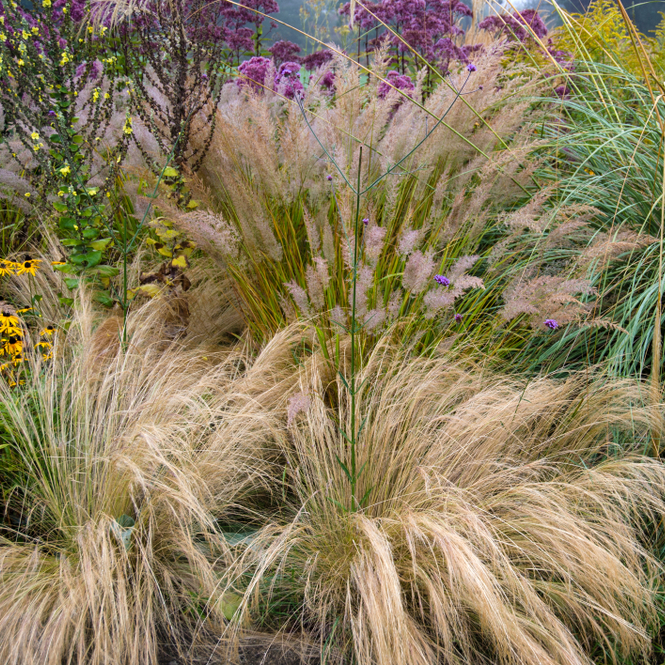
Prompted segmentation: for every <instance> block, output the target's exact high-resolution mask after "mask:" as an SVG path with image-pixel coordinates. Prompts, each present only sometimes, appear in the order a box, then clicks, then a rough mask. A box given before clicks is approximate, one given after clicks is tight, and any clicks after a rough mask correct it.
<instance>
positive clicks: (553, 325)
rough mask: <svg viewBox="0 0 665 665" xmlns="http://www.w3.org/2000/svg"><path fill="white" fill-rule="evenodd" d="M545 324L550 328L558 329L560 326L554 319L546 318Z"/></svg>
mask: <svg viewBox="0 0 665 665" xmlns="http://www.w3.org/2000/svg"><path fill="white" fill-rule="evenodd" d="M545 325H546V326H547V327H548V328H549V329H550V330H556V329H557V328H558V327H559V324H558V323H557V322H556V321H555V320H554V319H545Z"/></svg>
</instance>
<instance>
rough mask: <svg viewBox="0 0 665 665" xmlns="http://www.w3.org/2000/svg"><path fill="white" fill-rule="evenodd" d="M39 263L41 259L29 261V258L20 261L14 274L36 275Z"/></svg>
mask: <svg viewBox="0 0 665 665" xmlns="http://www.w3.org/2000/svg"><path fill="white" fill-rule="evenodd" d="M41 261H42V260H41V259H31V258H30V257H28V258H26V259H25V260H24V261H21V263H18V264H17V265H18V268H17V269H16V274H17V275H24V274H26V273H27V274H29V275H36V274H37V268H39V264H40V263H41Z"/></svg>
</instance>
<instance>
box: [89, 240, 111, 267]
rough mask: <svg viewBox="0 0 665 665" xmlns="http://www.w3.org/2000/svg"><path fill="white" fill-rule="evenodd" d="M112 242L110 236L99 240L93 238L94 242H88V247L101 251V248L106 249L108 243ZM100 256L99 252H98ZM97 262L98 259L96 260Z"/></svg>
mask: <svg viewBox="0 0 665 665" xmlns="http://www.w3.org/2000/svg"><path fill="white" fill-rule="evenodd" d="M111 242H112V238H102V239H101V240H95V242H91V243H90V245H89V246H90V247H91V248H92V249H94V250H97V251H99V252H101V251H102V250H104V249H106V248H107V247H108V246H109V245H110V243H111ZM100 258H101V254H100ZM97 263H99V261H97Z"/></svg>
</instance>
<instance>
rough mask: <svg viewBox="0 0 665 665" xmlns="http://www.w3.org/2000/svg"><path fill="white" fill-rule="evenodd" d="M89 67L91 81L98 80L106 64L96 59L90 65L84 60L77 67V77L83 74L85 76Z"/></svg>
mask: <svg viewBox="0 0 665 665" xmlns="http://www.w3.org/2000/svg"><path fill="white" fill-rule="evenodd" d="M88 67H89V68H90V75H89V76H88V78H89V79H90V80H91V81H95V80H97V79H98V78H99V76H100V75H101V73H102V71H103V69H104V66H103V65H102V63H101V62H100V61H99V60H94V61H93V62H92V63H90V64H89V65H88V63H87V62H82V63H81V64H80V65H79V66H78V67H77V68H76V77H77V78H80V77H81V76H83V75H84V74H85V72H86V70H87V69H88Z"/></svg>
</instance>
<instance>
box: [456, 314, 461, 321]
mask: <svg viewBox="0 0 665 665" xmlns="http://www.w3.org/2000/svg"><path fill="white" fill-rule="evenodd" d="M461 320H462V315H461V314H455V321H456V322H457V323H459V322H460V321H461Z"/></svg>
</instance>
